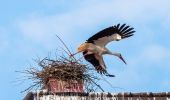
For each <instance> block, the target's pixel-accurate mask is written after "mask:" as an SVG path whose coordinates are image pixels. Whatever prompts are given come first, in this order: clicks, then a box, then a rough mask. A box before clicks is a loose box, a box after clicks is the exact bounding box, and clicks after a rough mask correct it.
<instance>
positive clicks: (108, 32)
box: [87, 24, 135, 46]
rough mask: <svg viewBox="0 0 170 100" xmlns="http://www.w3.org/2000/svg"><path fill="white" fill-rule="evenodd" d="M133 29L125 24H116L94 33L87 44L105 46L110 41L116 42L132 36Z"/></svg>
mask: <svg viewBox="0 0 170 100" xmlns="http://www.w3.org/2000/svg"><path fill="white" fill-rule="evenodd" d="M133 29H134V28H132V27H130V26H128V25H126V24H123V25H120V24H117V25H114V26H111V27H108V28H106V29H104V30H102V31H100V32H98V33H96V34H95V35H93V36H92V37H90V38H89V39H88V40H87V42H88V43H94V44H96V45H99V46H105V45H106V44H107V43H109V42H111V41H118V40H121V39H124V38H128V37H130V36H133V33H134V32H135V31H134V30H133Z"/></svg>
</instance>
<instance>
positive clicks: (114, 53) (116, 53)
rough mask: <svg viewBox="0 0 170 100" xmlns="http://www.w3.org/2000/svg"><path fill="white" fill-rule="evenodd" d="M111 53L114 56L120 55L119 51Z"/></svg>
mask: <svg viewBox="0 0 170 100" xmlns="http://www.w3.org/2000/svg"><path fill="white" fill-rule="evenodd" d="M110 54H111V55H114V56H117V57H119V55H120V53H118V52H111V53H110Z"/></svg>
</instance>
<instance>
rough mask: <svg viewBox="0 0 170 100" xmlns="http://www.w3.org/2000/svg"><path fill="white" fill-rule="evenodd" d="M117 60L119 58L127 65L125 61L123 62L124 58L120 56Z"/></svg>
mask: <svg viewBox="0 0 170 100" xmlns="http://www.w3.org/2000/svg"><path fill="white" fill-rule="evenodd" d="M119 58H120V59H121V60H122V61H123V62H124V63H125V64H127V63H126V61H125V60H124V58H123V57H122V55H120V56H119Z"/></svg>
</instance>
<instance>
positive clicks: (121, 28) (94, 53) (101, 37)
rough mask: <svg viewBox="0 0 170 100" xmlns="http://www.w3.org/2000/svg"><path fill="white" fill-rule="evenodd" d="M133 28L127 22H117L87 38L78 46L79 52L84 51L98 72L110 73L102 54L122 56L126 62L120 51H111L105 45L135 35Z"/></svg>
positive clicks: (86, 57) (85, 56) (84, 54)
mask: <svg viewBox="0 0 170 100" xmlns="http://www.w3.org/2000/svg"><path fill="white" fill-rule="evenodd" d="M133 29H134V28H131V27H130V26H127V25H126V24H123V25H120V24H117V25H114V26H111V27H108V28H106V29H104V30H102V31H100V32H98V33H96V34H95V35H93V36H92V37H90V38H89V39H88V40H86V42H85V43H83V44H81V45H80V46H79V47H78V52H77V53H79V52H83V56H84V58H85V60H86V61H88V62H89V63H91V64H92V65H93V66H94V67H95V69H96V70H97V72H99V73H101V74H108V73H107V71H106V65H105V63H104V61H103V56H102V55H104V54H110V55H114V56H117V57H118V58H120V59H121V60H122V61H123V62H124V63H125V64H126V62H125V60H124V59H123V57H122V56H121V54H120V53H118V52H111V51H110V50H108V49H107V48H106V47H105V46H106V45H107V44H108V43H109V42H111V41H119V40H121V39H125V38H128V37H130V36H133V33H134V32H135V31H134V30H133ZM77 53H75V54H77Z"/></svg>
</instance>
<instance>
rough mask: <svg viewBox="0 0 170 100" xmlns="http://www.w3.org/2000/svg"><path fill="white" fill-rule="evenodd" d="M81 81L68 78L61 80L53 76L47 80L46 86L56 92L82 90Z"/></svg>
mask: <svg viewBox="0 0 170 100" xmlns="http://www.w3.org/2000/svg"><path fill="white" fill-rule="evenodd" d="M83 86H84V84H83V81H76V80H70V81H69V80H68V81H67V82H66V81H62V80H57V79H55V78H50V79H49V82H48V86H47V87H48V88H47V89H49V91H50V92H51V93H56V92H84V89H83Z"/></svg>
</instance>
